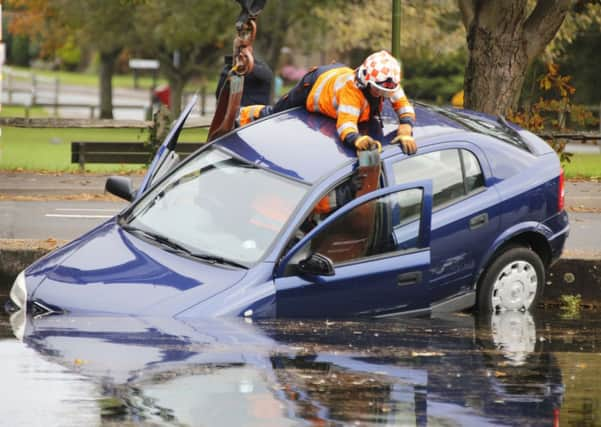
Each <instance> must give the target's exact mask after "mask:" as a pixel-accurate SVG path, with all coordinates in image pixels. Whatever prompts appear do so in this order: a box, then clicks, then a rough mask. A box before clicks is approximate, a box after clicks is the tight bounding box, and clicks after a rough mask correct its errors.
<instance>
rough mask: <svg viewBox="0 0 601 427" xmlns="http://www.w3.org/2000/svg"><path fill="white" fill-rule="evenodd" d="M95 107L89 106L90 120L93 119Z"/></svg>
mask: <svg viewBox="0 0 601 427" xmlns="http://www.w3.org/2000/svg"><path fill="white" fill-rule="evenodd" d="M95 108H96V107H95V106H94V105H90V119H93V118H94V116H95V114H94V109H95Z"/></svg>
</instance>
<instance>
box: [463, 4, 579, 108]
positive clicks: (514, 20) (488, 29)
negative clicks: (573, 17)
mask: <svg viewBox="0 0 601 427" xmlns="http://www.w3.org/2000/svg"><path fill="white" fill-rule="evenodd" d="M458 4H459V7H460V10H461V12H462V16H463V22H464V24H465V25H466V29H467V44H468V51H469V57H468V64H467V68H466V70H465V80H464V106H465V107H466V108H469V109H472V110H477V111H482V112H484V113H488V114H493V115H496V114H502V115H506V114H507V113H508V112H509V111H510V110H513V111H515V110H516V109H517V107H518V101H519V98H520V93H521V91H522V86H523V84H524V80H525V77H526V72H527V69H528V66H529V65H530V64H531V63H532V61H533V60H534V59H535V58H536V57H537V56H538V55H539V54H540V53H541V52H542V51H543V50H544V48H545V46H546V45H547V44H548V43H549V42H550V41H551V39H552V38H553V36H554V35H555V34H556V33H557V30H558V29H559V27H560V26H561V23H562V22H563V20H564V19H565V16H566V14H567V13H568V10H569V7H570V4H571V2H570V0H537V2H536V4H535V7H534V8H533V9H532V11H531V12H530V14H529V15H528V1H527V0H503V1H480V0H458Z"/></svg>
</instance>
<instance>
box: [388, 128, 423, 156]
mask: <svg viewBox="0 0 601 427" xmlns="http://www.w3.org/2000/svg"><path fill="white" fill-rule="evenodd" d="M411 132H412V127H411V125H409V124H406V123H403V124H401V125H399V130H398V131H397V136H396V138H394V139H393V140H392V141H391V144H399V145H400V146H401V149H402V150H403V153H405V154H415V153H416V152H417V145H415V139H413V136H411Z"/></svg>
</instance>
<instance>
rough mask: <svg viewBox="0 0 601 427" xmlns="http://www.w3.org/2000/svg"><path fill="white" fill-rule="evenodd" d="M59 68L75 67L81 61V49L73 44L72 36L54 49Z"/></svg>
mask: <svg viewBox="0 0 601 427" xmlns="http://www.w3.org/2000/svg"><path fill="white" fill-rule="evenodd" d="M56 56H57V57H58V59H59V60H60V63H61V68H62V69H65V70H69V71H73V70H75V69H77V67H78V66H79V63H80V61H81V49H80V48H79V46H77V45H76V44H75V41H74V38H73V37H69V38H68V40H67V41H66V42H65V44H64V45H63V46H62V47H60V48H59V49H58V50H57V51H56Z"/></svg>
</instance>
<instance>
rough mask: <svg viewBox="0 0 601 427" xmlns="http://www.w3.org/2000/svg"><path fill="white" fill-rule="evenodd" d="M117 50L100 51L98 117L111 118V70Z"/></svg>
mask: <svg viewBox="0 0 601 427" xmlns="http://www.w3.org/2000/svg"><path fill="white" fill-rule="evenodd" d="M118 54H119V51H118V50H117V51H112V52H100V118H101V119H112V118H113V70H114V66H115V61H116V59H117V55H118Z"/></svg>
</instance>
